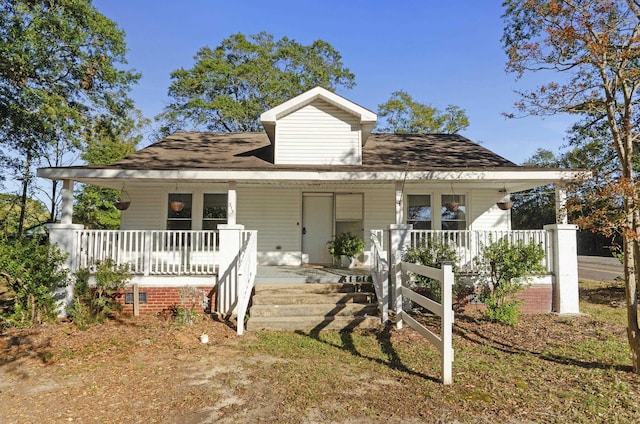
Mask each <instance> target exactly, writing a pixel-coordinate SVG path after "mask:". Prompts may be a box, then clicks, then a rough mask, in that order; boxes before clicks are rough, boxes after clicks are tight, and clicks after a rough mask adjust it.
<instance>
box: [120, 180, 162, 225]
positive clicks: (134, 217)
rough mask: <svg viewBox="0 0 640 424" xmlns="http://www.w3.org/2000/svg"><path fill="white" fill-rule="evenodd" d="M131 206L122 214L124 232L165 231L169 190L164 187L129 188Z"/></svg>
mask: <svg viewBox="0 0 640 424" xmlns="http://www.w3.org/2000/svg"><path fill="white" fill-rule="evenodd" d="M127 193H128V194H129V196H130V197H131V206H129V209H127V210H126V211H123V212H122V218H121V220H120V227H121V229H123V230H164V229H165V228H166V223H165V216H166V212H165V211H164V209H163V208H165V207H167V190H166V188H165V187H163V186H145V187H132V188H127Z"/></svg>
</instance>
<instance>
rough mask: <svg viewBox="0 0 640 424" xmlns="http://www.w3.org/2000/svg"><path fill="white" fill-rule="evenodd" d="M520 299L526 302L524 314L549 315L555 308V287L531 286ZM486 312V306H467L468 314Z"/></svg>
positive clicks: (521, 294) (519, 294)
mask: <svg viewBox="0 0 640 424" xmlns="http://www.w3.org/2000/svg"><path fill="white" fill-rule="evenodd" d="M517 296H518V298H519V299H522V300H524V302H523V303H522V306H521V307H520V311H521V312H522V313H523V314H547V313H549V312H551V311H552V308H553V286H552V285H551V284H540V285H536V284H534V285H531V286H529V287H527V288H526V289H525V290H523V291H521V292H520V293H518V295H517ZM484 310H485V306H484V304H481V303H480V304H467V305H466V306H465V307H464V311H465V312H466V313H470V312H474V311H479V312H483V311H484Z"/></svg>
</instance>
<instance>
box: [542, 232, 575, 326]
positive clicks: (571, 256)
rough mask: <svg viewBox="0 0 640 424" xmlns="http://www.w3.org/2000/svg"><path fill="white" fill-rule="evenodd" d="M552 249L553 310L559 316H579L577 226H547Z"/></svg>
mask: <svg viewBox="0 0 640 424" xmlns="http://www.w3.org/2000/svg"><path fill="white" fill-rule="evenodd" d="M544 229H545V230H546V231H548V232H550V235H551V237H550V244H551V248H552V249H553V252H552V254H553V259H552V260H553V309H554V312H557V313H559V314H579V313H580V303H579V294H578V250H577V242H576V230H577V229H578V226H577V225H573V224H549V225H545V226H544Z"/></svg>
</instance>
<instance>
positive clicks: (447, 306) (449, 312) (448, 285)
mask: <svg viewBox="0 0 640 424" xmlns="http://www.w3.org/2000/svg"><path fill="white" fill-rule="evenodd" d="M400 271H401V275H402V276H401V279H402V284H396V325H397V327H398V328H402V323H406V324H407V325H408V326H409V327H411V328H413V329H414V330H415V331H417V332H418V333H420V334H421V335H422V336H423V337H425V338H426V339H427V340H429V341H430V342H431V343H432V344H434V345H435V346H436V347H437V348H438V349H439V350H440V354H441V357H442V383H443V384H451V383H452V382H453V377H452V363H453V341H452V327H453V320H454V312H453V307H452V304H453V293H452V292H453V282H454V276H453V270H452V266H451V264H450V263H444V264H442V269H437V268H431V267H427V266H424V265H417V264H412V263H409V262H401V263H400ZM409 273H415V274H418V275H423V276H425V277H428V278H432V279H434V280H438V281H440V284H441V288H442V290H441V293H442V303H437V302H435V301H433V300H431V299H429V298H427V297H424V296H422V295H420V294H418V293H416V292H414V291H413V290H411V289H410V288H409V287H408V286H409V283H410V277H409ZM403 297H406V298H407V299H410V300H411V301H413V302H415V303H417V304H418V305H420V306H422V307H424V308H426V309H428V310H429V311H430V312H432V313H433V314H434V315H437V316H439V317H440V335H437V334H434V333H433V332H432V331H431V330H429V329H428V328H426V327H425V326H423V325H422V324H420V323H419V322H418V321H416V320H415V319H414V318H413V317H412V316H410V315H409V314H408V313H406V312H405V311H403V309H402V304H403V301H402V299H403Z"/></svg>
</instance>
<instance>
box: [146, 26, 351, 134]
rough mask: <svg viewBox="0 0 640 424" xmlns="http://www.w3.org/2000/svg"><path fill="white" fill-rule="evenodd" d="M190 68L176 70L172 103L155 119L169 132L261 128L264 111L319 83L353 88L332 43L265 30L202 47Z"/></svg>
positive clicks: (170, 89)
mask: <svg viewBox="0 0 640 424" xmlns="http://www.w3.org/2000/svg"><path fill="white" fill-rule="evenodd" d="M194 59H195V64H194V65H193V67H192V68H190V69H184V68H181V69H178V70H176V71H174V72H172V73H171V79H172V83H171V86H170V87H169V96H170V97H171V99H172V100H171V103H170V104H169V105H168V106H167V107H166V108H165V110H164V112H163V113H162V114H160V115H159V116H158V117H157V118H156V119H159V120H161V121H162V122H163V127H162V129H161V132H162V133H164V134H167V133H172V132H176V131H179V130H183V129H206V130H210V131H229V132H242V131H260V130H261V125H260V121H259V116H260V114H261V113H262V112H264V111H266V110H268V109H270V108H272V107H274V106H276V105H278V104H281V103H283V102H285V101H286V100H289V99H291V98H292V97H295V96H297V95H298V94H300V93H303V92H304V91H307V90H310V89H311V88H314V87H316V86H321V87H324V88H326V89H328V90H332V91H333V90H335V89H336V88H337V87H338V86H343V87H346V88H351V87H353V86H354V85H355V83H354V75H353V74H352V73H351V72H350V71H349V69H348V68H346V67H345V66H344V65H343V63H342V57H341V56H340V53H338V52H337V51H336V50H335V49H334V48H333V47H332V46H331V45H330V44H329V43H327V42H325V41H322V40H316V41H314V42H313V43H311V44H310V45H302V44H299V43H298V42H296V41H295V40H290V39H289V38H287V37H283V38H281V39H280V40H274V38H273V36H272V35H270V34H267V33H266V32H261V33H259V34H256V35H250V36H245V35H244V34H241V33H238V34H233V35H231V36H230V37H229V38H226V39H224V40H222V43H221V44H220V45H219V46H217V47H216V48H214V49H212V48H209V47H203V48H201V49H200V50H198V52H197V53H196V55H195V57H194Z"/></svg>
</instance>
